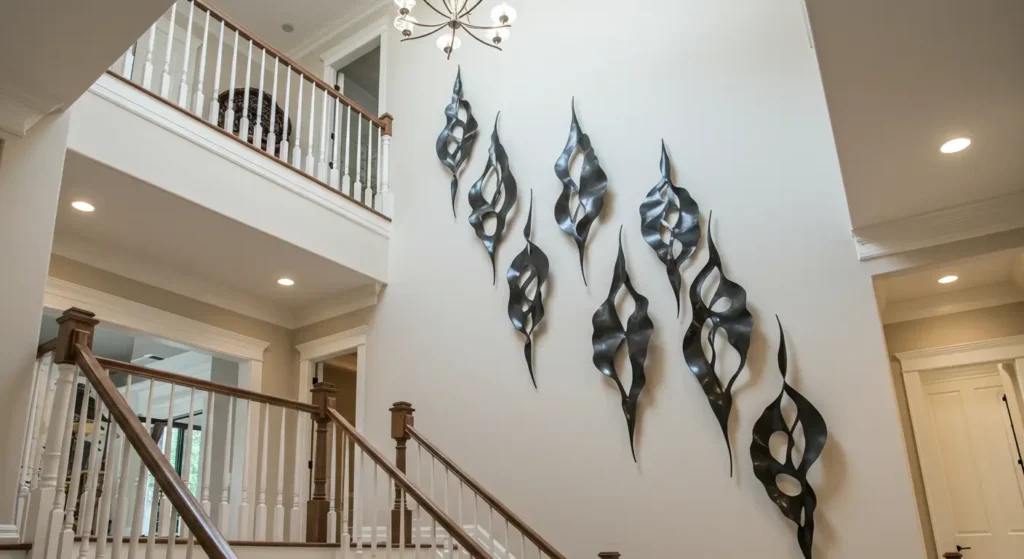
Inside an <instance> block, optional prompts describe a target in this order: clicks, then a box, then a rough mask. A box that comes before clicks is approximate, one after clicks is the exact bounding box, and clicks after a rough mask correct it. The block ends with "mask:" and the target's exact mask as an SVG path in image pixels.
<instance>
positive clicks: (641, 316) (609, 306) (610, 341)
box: [592, 229, 654, 462]
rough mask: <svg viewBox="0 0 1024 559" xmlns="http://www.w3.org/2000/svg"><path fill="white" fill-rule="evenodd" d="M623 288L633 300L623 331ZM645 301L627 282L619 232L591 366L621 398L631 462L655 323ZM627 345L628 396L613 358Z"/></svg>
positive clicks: (596, 324)
mask: <svg viewBox="0 0 1024 559" xmlns="http://www.w3.org/2000/svg"><path fill="white" fill-rule="evenodd" d="M623 286H625V288H626V290H627V291H629V295H630V297H632V298H633V302H634V304H635V309H634V310H633V314H631V315H630V316H629V319H628V320H627V321H626V327H625V328H623V327H622V321H621V320H619V314H618V312H617V311H616V310H615V298H616V296H617V295H618V293H619V290H621V289H622V288H623ZM647 307H648V303H647V298H646V297H644V296H643V295H641V294H639V293H637V291H636V290H635V289H633V283H632V282H631V281H630V279H629V272H628V271H627V270H626V256H625V254H624V253H623V252H622V230H621V229H619V257H618V258H617V259H616V260H615V272H614V273H613V274H612V286H611V289H610V290H609V291H608V298H607V299H606V300H605V302H604V303H603V304H601V306H600V307H598V309H597V312H595V313H594V319H593V322H594V336H593V338H592V342H593V344H594V366H596V367H597V369H598V370H599V371H601V373H603V374H604V375H605V376H607V377H608V378H610V379H612V380H614V381H615V385H616V386H617V387H618V388H619V395H620V396H621V397H622V412H623V413H624V414H625V415H626V429H627V431H628V432H629V448H630V450H631V451H632V452H633V461H634V462H635V461H636V448H635V446H634V444H633V432H634V431H635V429H636V413H637V403H638V402H639V400H640V392H641V391H643V389H644V384H646V383H647V376H646V375H645V373H644V364H645V363H646V361H647V346H648V345H649V344H650V341H651V335H652V334H653V333H654V323H653V322H652V321H651V317H650V316H649V315H648V314H647ZM623 342H625V343H626V349H627V351H628V352H629V363H630V366H631V368H632V369H633V382H632V383H631V384H630V386H629V393H628V394H627V393H626V389H625V387H623V385H622V381H621V380H620V379H619V375H618V373H617V372H616V371H615V354H616V353H617V352H618V350H619V347H621V346H622V343H623Z"/></svg>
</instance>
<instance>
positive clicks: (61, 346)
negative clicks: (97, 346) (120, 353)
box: [53, 307, 100, 365]
mask: <svg viewBox="0 0 1024 559" xmlns="http://www.w3.org/2000/svg"><path fill="white" fill-rule="evenodd" d="M99 323H100V321H98V320H96V315H95V314H93V313H91V312H89V311H87V310H83V309H80V308H78V307H71V308H70V309H68V310H66V311H64V314H62V315H60V317H58V318H57V327H58V328H59V330H58V331H57V348H56V349H55V350H54V355H53V361H54V363H57V364H58V365H74V364H75V346H76V345H77V344H82V345H85V346H86V347H88V348H90V349H92V337H93V335H94V334H95V332H96V325H97V324H99Z"/></svg>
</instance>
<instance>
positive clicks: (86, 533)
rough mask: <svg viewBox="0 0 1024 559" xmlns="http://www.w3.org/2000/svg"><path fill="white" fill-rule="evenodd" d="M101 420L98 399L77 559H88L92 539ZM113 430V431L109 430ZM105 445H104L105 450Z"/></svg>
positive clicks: (83, 498)
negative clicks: (80, 541)
mask: <svg viewBox="0 0 1024 559" xmlns="http://www.w3.org/2000/svg"><path fill="white" fill-rule="evenodd" d="M85 411H86V413H88V411H89V409H88V406H87V407H86V410H85ZM102 418H103V402H102V401H100V399H99V397H97V398H96V415H95V416H94V417H93V421H92V435H91V436H90V438H89V469H88V473H87V474H86V476H87V477H86V483H85V493H83V494H82V503H83V504H84V506H83V508H82V511H81V513H80V514H79V520H78V534H79V535H80V536H81V537H82V543H81V544H80V545H79V548H78V549H79V551H78V558H79V559H87V558H88V557H89V543H90V542H89V540H90V539H91V538H92V521H93V518H92V515H93V509H94V508H95V505H96V483H97V480H98V479H99V475H98V472H97V470H99V468H100V462H99V457H100V456H101V455H102V452H103V451H101V450H100V435H99V433H100V425H101V424H102V422H101V419H102ZM111 430H113V429H111ZM105 446H106V445H104V448H105ZM97 538H102V539H104V540H106V539H107V534H106V532H104V533H103V534H97Z"/></svg>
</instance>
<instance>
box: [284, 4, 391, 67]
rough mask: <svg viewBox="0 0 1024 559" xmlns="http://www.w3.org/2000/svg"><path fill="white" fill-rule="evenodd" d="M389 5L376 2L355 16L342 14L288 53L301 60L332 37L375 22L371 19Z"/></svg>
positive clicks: (387, 9)
mask: <svg viewBox="0 0 1024 559" xmlns="http://www.w3.org/2000/svg"><path fill="white" fill-rule="evenodd" d="M390 5H391V2H377V3H375V4H373V5H371V6H369V7H368V8H366V9H365V10H363V11H362V12H359V13H358V14H356V15H355V16H342V17H340V18H338V19H336V20H334V21H332V22H330V23H329V24H328V25H326V26H325V27H324V30H323V31H321V32H319V33H315V34H313V35H311V36H310V37H309V38H308V39H306V40H305V41H302V42H301V43H299V44H298V45H296V46H295V48H293V49H291V51H290V52H289V53H288V55H289V56H291V57H292V58H294V59H296V60H301V59H302V58H304V57H306V56H309V55H310V53H312V52H314V51H317V50H324V49H323V47H322V45H323V43H326V42H327V41H329V40H331V39H332V38H334V37H344V36H346V35H347V34H349V32H351V31H353V30H356V29H360V28H361V27H363V26H365V25H367V24H372V23H375V21H372V20H376V19H378V18H379V17H381V16H382V15H384V14H385V12H386V11H389V8H390ZM368 20H370V21H368Z"/></svg>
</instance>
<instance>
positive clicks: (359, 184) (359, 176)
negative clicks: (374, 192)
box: [352, 112, 363, 201]
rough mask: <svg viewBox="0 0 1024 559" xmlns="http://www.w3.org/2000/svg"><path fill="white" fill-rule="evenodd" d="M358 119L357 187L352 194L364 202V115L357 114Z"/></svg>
mask: <svg viewBox="0 0 1024 559" xmlns="http://www.w3.org/2000/svg"><path fill="white" fill-rule="evenodd" d="M356 118H357V119H358V120H359V122H358V126H357V129H356V186H355V189H354V190H353V192H352V197H353V198H355V199H356V200H358V201H362V200H363V140H362V137H363V115H362V114H360V113H358V112H357V113H356Z"/></svg>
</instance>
